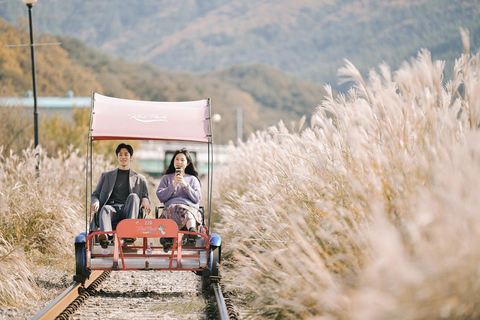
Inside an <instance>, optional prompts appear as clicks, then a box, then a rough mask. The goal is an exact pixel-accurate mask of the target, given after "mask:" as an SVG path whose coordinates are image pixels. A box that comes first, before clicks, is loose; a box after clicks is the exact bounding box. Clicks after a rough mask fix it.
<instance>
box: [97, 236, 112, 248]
mask: <svg viewBox="0 0 480 320" xmlns="http://www.w3.org/2000/svg"><path fill="white" fill-rule="evenodd" d="M98 242H100V247H102V249H107V248H108V244H109V243H110V241H108V240H107V235H106V234H104V233H102V234H101V235H99V236H98Z"/></svg>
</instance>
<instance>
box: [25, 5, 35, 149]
mask: <svg viewBox="0 0 480 320" xmlns="http://www.w3.org/2000/svg"><path fill="white" fill-rule="evenodd" d="M27 7H28V21H29V24H30V53H31V56H32V81H33V128H34V131H35V148H36V147H37V146H38V111H37V79H36V69H35V46H34V44H33V22H32V20H33V19H32V7H33V5H32V4H27Z"/></svg>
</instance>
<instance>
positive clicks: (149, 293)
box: [97, 290, 196, 298]
mask: <svg viewBox="0 0 480 320" xmlns="http://www.w3.org/2000/svg"><path fill="white" fill-rule="evenodd" d="M97 295H98V296H102V297H109V298H125V297H129V298H145V297H150V298H177V297H186V296H191V295H192V294H191V293H185V292H166V293H159V292H153V291H146V292H138V291H127V292H119V291H113V292H112V291H103V290H99V291H97ZM193 295H196V294H193Z"/></svg>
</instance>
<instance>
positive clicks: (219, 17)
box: [0, 0, 480, 88]
mask: <svg viewBox="0 0 480 320" xmlns="http://www.w3.org/2000/svg"><path fill="white" fill-rule="evenodd" d="M479 4H480V3H479V0H471V1H465V0H394V1H392V0H336V1H333V0H302V1H291V0H276V1H271V0H231V1H220V0H211V1H201V0H130V1H113V0H110V1H107V0H103V1H97V0H95V1H94V0H69V1H62V0H41V1H38V2H37V4H35V6H34V19H35V24H34V25H35V27H36V28H37V29H38V31H39V32H41V33H49V34H59V35H68V36H70V37H74V38H78V39H80V40H83V41H84V42H86V43H87V44H88V45H89V46H91V47H93V48H96V49H100V50H102V51H104V52H107V53H109V54H113V55H115V56H117V57H124V58H125V59H126V60H127V61H135V62H148V63H151V64H153V65H156V66H159V67H161V68H163V69H167V70H175V71H189V72H197V73H202V72H207V71H211V70H217V69H219V68H226V67H230V66H234V65H245V64H267V65H271V66H274V67H276V68H277V69H279V70H282V71H284V72H287V73H290V74H293V75H296V76H299V77H301V78H303V79H307V80H314V81H317V82H320V83H330V84H332V85H333V86H334V87H336V88H340V87H339V86H337V76H336V73H337V70H338V68H339V67H341V66H343V64H344V62H343V59H348V60H350V61H352V62H353V63H354V64H355V65H356V66H357V67H358V68H359V69H360V71H362V72H363V73H366V72H367V71H368V69H369V68H371V67H375V66H377V65H378V64H379V63H381V62H386V63H388V64H389V65H390V66H391V67H392V68H396V67H397V66H398V65H399V64H400V63H401V62H402V61H404V60H406V59H407V60H408V59H409V58H410V57H412V56H413V55H415V54H416V52H417V51H418V50H419V49H420V48H427V49H429V50H430V51H431V52H432V56H433V58H434V59H442V60H447V62H448V63H447V66H451V65H452V64H453V59H454V57H458V56H459V53H460V52H461V51H462V49H463V48H462V46H461V41H460V36H459V31H458V30H459V27H464V28H466V29H468V30H470V32H471V34H472V36H473V39H472V44H473V46H472V49H473V50H476V48H478V47H477V46H476V43H478V40H480V20H479V19H478V16H479V13H480V12H479V11H480V5H479ZM26 13H27V10H26V7H25V6H24V5H23V4H22V3H21V2H20V1H0V16H2V17H3V18H4V19H6V21H8V22H10V23H14V22H15V21H16V20H17V18H18V16H26ZM447 76H448V74H447Z"/></svg>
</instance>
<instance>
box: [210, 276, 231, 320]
mask: <svg viewBox="0 0 480 320" xmlns="http://www.w3.org/2000/svg"><path fill="white" fill-rule="evenodd" d="M212 287H213V291H214V292H215V299H216V300H217V306H218V315H219V316H220V320H229V319H230V317H229V315H228V310H227V305H226V303H225V299H224V298H223V294H222V289H220V284H219V283H218V282H215V283H212Z"/></svg>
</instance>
